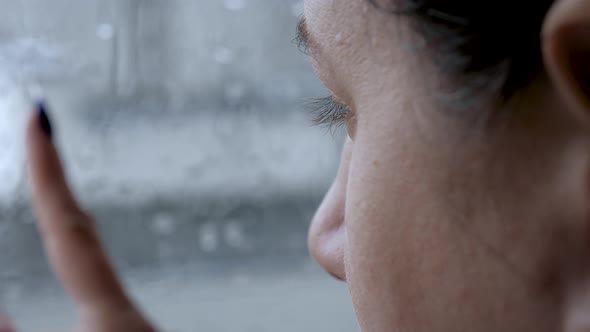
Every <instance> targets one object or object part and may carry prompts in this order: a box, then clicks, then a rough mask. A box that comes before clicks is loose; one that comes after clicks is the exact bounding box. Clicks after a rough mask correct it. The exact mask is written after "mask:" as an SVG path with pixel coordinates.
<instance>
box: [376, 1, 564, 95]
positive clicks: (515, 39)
mask: <svg viewBox="0 0 590 332" xmlns="http://www.w3.org/2000/svg"><path fill="white" fill-rule="evenodd" d="M369 1H371V3H372V4H374V5H375V6H377V7H378V8H380V9H382V10H388V11H391V12H394V13H397V14H400V13H401V14H404V15H409V16H410V17H412V18H415V19H412V20H411V22H412V25H413V26H414V28H415V30H416V31H417V32H418V33H419V34H420V35H422V36H424V38H425V40H426V45H427V47H428V49H429V51H430V52H435V54H436V55H435V56H433V57H432V58H433V59H434V61H435V62H436V65H437V66H438V68H440V70H441V71H443V73H446V74H450V75H452V77H453V78H455V79H459V80H461V82H463V81H465V83H466V84H468V85H471V87H473V88H476V89H481V88H484V87H483V86H482V85H488V84H492V82H494V83H495V86H496V87H497V89H496V90H497V93H499V94H500V97H501V98H502V99H504V100H507V99H509V98H510V97H512V96H513V95H514V94H515V93H516V92H517V91H518V90H519V89H521V88H523V87H525V86H526V85H528V84H529V83H530V82H531V81H532V80H533V79H534V78H535V77H537V76H538V75H539V74H540V73H542V71H543V59H542V55H541V39H540V38H541V28H542V24H543V21H544V18H545V16H546V14H547V12H548V10H549V8H550V7H551V5H552V3H553V2H554V0H534V1H519V0H516V1H513V0H496V1H478V0H393V1H394V5H393V6H394V7H387V5H383V2H384V1H383V0H369ZM387 2H388V3H391V0H387ZM488 90H489V88H488Z"/></svg>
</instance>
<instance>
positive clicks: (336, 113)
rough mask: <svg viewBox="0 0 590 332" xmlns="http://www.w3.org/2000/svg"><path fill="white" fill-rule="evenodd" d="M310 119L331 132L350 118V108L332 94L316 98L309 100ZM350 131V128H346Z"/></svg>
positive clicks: (345, 123)
mask: <svg viewBox="0 0 590 332" xmlns="http://www.w3.org/2000/svg"><path fill="white" fill-rule="evenodd" d="M308 107H309V109H310V113H311V121H312V123H313V124H314V125H317V126H322V127H325V128H328V129H329V130H330V131H331V132H334V131H335V130H336V129H338V128H340V127H342V126H344V125H347V122H348V120H349V119H350V118H352V112H351V111H350V108H349V107H348V106H346V105H344V104H342V103H340V102H338V101H337V100H335V99H334V96H328V97H324V98H316V99H313V100H311V102H309V104H308ZM348 130H349V133H350V128H348Z"/></svg>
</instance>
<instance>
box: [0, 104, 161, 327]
mask: <svg viewBox="0 0 590 332" xmlns="http://www.w3.org/2000/svg"><path fill="white" fill-rule="evenodd" d="M44 108H45V107H44V106H43V105H39V107H38V110H37V112H34V114H33V115H32V116H31V119H30V120H29V124H28V127H27V155H28V160H29V175H30V178H31V185H32V192H33V206H34V209H35V212H36V216H37V219H38V223H37V225H38V229H39V231H40V233H41V237H42V239H43V243H44V246H45V252H46V254H47V256H48V259H49V262H50V265H51V268H52V270H53V272H54V273H55V274H56V275H57V277H58V279H59V280H60V281H61V283H62V285H63V287H64V288H65V290H66V292H67V293H68V294H69V295H70V296H71V297H72V299H73V301H74V303H75V305H76V307H77V311H78V314H79V318H80V323H79V326H78V328H77V329H75V331H77V332H153V331H155V329H154V328H153V327H152V326H151V324H150V323H149V322H148V321H147V320H146V319H145V318H144V317H143V316H142V314H141V313H140V312H139V310H138V309H137V308H136V307H135V305H134V304H133V303H132V301H131V300H130V298H129V296H128V295H127V294H126V292H125V290H124V289H123V287H122V285H121V283H120V282H119V279H118V277H117V275H116V274H115V271H114V270H113V267H112V265H111V263H110V262H109V259H108V258H107V256H106V254H105V252H104V250H103V247H102V245H101V243H100V241H99V239H98V237H97V234H96V231H95V228H94V221H93V218H92V217H91V216H90V215H88V214H87V213H86V212H84V211H83V210H82V209H81V208H80V206H79V205H78V203H77V202H76V199H75V198H74V197H73V194H72V192H71V191H70V189H69V187H68V184H67V180H66V178H65V175H64V172H63V169H62V165H61V162H60V159H59V156H58V153H57V150H56V148H55V146H54V145H53V143H52V140H51V125H50V123H49V119H48V118H47V114H46V112H45V109H44ZM13 331H14V329H13V328H12V327H11V326H10V323H9V322H8V320H7V319H5V318H4V319H3V318H2V317H0V332H13Z"/></svg>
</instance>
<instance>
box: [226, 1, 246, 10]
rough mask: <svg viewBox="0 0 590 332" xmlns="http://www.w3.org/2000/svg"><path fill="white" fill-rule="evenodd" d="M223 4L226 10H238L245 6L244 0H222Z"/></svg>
mask: <svg viewBox="0 0 590 332" xmlns="http://www.w3.org/2000/svg"><path fill="white" fill-rule="evenodd" d="M223 5H224V6H225V9H227V10H232V11H238V10H242V9H244V7H246V0H224V1H223Z"/></svg>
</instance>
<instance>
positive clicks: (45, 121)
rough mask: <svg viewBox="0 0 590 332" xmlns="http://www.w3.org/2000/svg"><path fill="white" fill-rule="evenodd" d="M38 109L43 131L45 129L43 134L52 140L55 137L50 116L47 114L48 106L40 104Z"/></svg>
mask: <svg viewBox="0 0 590 332" xmlns="http://www.w3.org/2000/svg"><path fill="white" fill-rule="evenodd" d="M37 109H38V111H39V121H40V122H41V129H43V132H44V133H45V134H46V135H47V137H49V138H50V139H51V137H52V135H53V129H52V128H51V121H50V120H49V115H48V114H47V106H46V105H45V103H44V102H38V103H37Z"/></svg>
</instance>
